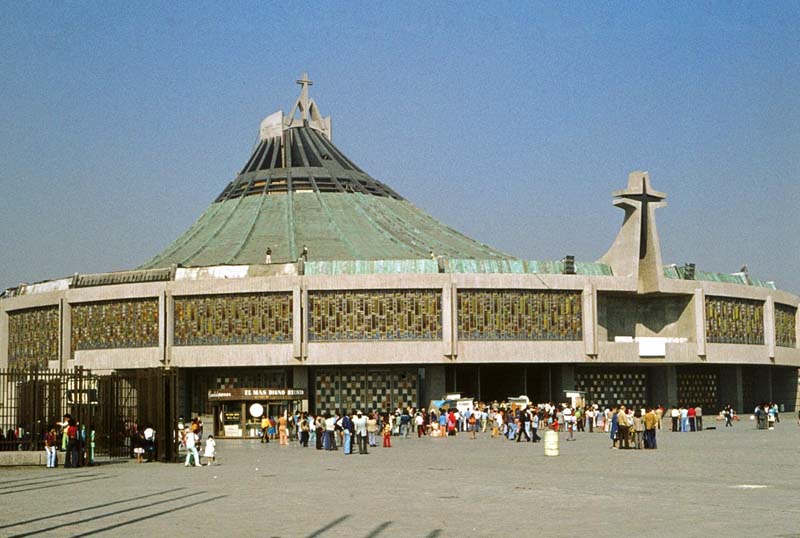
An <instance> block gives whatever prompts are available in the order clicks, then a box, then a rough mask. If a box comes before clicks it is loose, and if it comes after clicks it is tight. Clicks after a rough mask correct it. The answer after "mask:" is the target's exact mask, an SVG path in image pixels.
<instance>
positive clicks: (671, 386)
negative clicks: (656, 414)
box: [663, 365, 678, 407]
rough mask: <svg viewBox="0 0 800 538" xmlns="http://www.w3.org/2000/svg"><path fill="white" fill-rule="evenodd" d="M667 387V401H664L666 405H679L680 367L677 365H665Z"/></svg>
mask: <svg viewBox="0 0 800 538" xmlns="http://www.w3.org/2000/svg"><path fill="white" fill-rule="evenodd" d="M664 370H665V371H664V373H665V381H666V384H665V388H666V393H667V395H666V401H665V402H663V405H664V407H673V406H676V405H678V369H677V367H675V366H671V365H670V366H665V367H664Z"/></svg>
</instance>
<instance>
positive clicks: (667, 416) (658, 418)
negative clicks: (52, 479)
mask: <svg viewBox="0 0 800 538" xmlns="http://www.w3.org/2000/svg"><path fill="white" fill-rule="evenodd" d="M750 419H751V420H753V421H754V422H755V425H756V428H758V429H759V430H772V429H774V428H775V425H776V424H778V423H780V413H779V406H778V405H777V404H775V403H774V402H770V403H766V402H764V403H760V404H759V405H757V406H756V407H755V409H754V411H753V414H752V415H751V417H750ZM716 420H717V421H724V423H725V427H726V428H728V427H733V425H734V423H735V422H736V421H738V420H739V416H738V415H737V413H736V411H735V410H734V409H733V408H732V406H731V405H730V404H728V405H726V406H725V407H724V408H723V409H722V410H721V411H720V412H719V414H718V415H717V416H716ZM665 421H671V429H672V431H673V432H700V431H703V429H704V424H703V409H702V407H701V406H695V407H692V406H676V407H673V408H670V409H664V407H662V406H657V407H647V408H636V409H631V408H628V407H627V406H625V405H619V406H606V407H603V408H601V407H600V406H599V405H597V404H590V405H585V406H584V405H578V406H570V405H568V404H554V403H552V402H550V403H542V404H533V403H530V404H522V405H520V404H518V403H509V402H491V403H483V402H473V404H472V406H468V407H466V408H464V409H459V408H439V409H437V408H431V409H424V408H422V409H415V408H413V407H410V406H409V407H398V408H396V409H395V410H394V412H379V411H369V412H362V411H361V410H353V411H351V412H344V411H342V412H325V413H321V414H317V415H315V414H312V413H308V412H295V413H293V414H291V413H289V412H287V411H284V413H283V414H282V415H281V416H276V417H266V416H265V417H263V418H262V421H261V442H262V443H269V442H270V441H275V440H277V441H278V443H279V444H280V445H281V446H287V445H288V444H289V441H290V439H294V440H296V441H297V443H298V444H299V445H300V446H301V447H309V446H311V447H314V448H316V449H317V450H326V451H334V450H340V449H341V450H342V451H343V452H344V454H345V455H349V454H352V453H354V452H355V451H356V450H357V451H358V453H359V454H368V453H369V449H370V448H376V447H378V444H379V443H381V446H382V447H384V448H391V447H392V438H393V437H398V436H399V437H406V438H407V437H409V436H412V435H416V436H417V437H419V438H421V437H432V438H441V439H444V438H447V437H454V436H456V435H459V434H464V435H469V436H470V438H473V439H474V438H477V436H478V435H479V434H483V433H486V432H487V431H488V432H490V435H491V437H492V438H504V439H508V440H510V441H515V442H522V441H525V442H531V443H537V442H539V441H541V439H542V437H541V435H542V432H543V431H546V430H553V431H556V432H565V434H566V440H567V441H573V440H575V432H588V433H594V432H603V433H606V434H607V435H609V438H610V441H611V448H615V449H627V448H633V449H656V448H657V447H658V443H657V441H656V432H657V431H658V430H661V429H662V425H663V422H665ZM798 423H800V413H799V414H798ZM129 431H130V432H131V433H130V448H131V452H132V457H133V458H134V459H135V460H136V462H137V463H143V462H144V461H152V460H153V459H155V452H156V442H155V439H156V432H155V431H154V430H153V429H152V428H150V427H147V428H144V429H141V430H140V429H139V428H138V427H136V425H133V426H132V427H130V428H129ZM177 432H178V436H179V443H180V448H181V449H182V450H185V451H186V460H185V465H187V466H190V465H194V466H201V465H203V463H202V461H201V455H200V454H201V452H202V457H203V458H205V464H206V465H214V464H216V440H215V439H214V437H213V435H209V436H207V437H206V438H205V439H204V438H203V423H202V421H201V420H200V418H199V417H197V418H194V419H193V420H191V421H190V422H189V423H188V424H184V421H183V419H181V420H180V421H179V424H178V429H177ZM9 441H13V442H12V443H9ZM32 442H33V441H32V440H31V439H30V433H29V432H25V431H22V430H20V431H15V430H13V429H9V430H8V431H7V432H6V433H5V434H4V433H3V432H2V431H0V447H2V449H3V450H24V449H25V447H24V445H25V443H27V444H28V446H30V443H32ZM37 444H38V446H39V447H41V446H44V449H45V452H46V455H47V458H46V460H47V467H49V468H53V467H56V466H57V465H58V463H59V462H58V461H57V460H58V453H59V452H62V453H63V454H64V462H63V465H64V467H81V466H84V465H91V464H92V463H93V462H94V449H95V431H94V427H92V426H90V427H89V428H88V429H87V428H86V426H85V425H83V424H78V423H77V422H76V421H75V419H74V418H73V417H72V416H70V415H69V414H66V415H65V416H64V418H63V420H62V422H59V423H56V424H54V425H53V426H52V427H51V428H49V429H48V431H47V432H46V433H44V435H43V438H42V439H41V440H38V441H37Z"/></svg>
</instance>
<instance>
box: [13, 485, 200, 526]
mask: <svg viewBox="0 0 800 538" xmlns="http://www.w3.org/2000/svg"><path fill="white" fill-rule="evenodd" d="M183 489H186V488H174V489H168V490H166V491H159V492H157V493H148V494H147V495H140V496H139V497H131V498H129V499H122V500H119V501H112V502H108V503H103V504H96V505H94V506H85V507H83V508H78V509H76V510H69V511H67V512H59V513H58V514H51V515H49V516H42V517H37V518H33V519H26V520H24V521H17V522H15V523H8V524H6V525H0V529H7V528H8V527H19V526H20V525H27V524H29V523H36V522H37V521H44V520H45V519H52V518H54V517H62V516H68V515H70V514H75V513H78V512H88V511H89V510H96V509H97V508H105V507H107V506H114V505H115V504H123V503H127V502H132V501H139V500H141V499H147V498H150V497H154V496H156V495H166V494H167V493H174V492H176V491H180V490H183Z"/></svg>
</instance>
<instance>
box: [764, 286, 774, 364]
mask: <svg viewBox="0 0 800 538" xmlns="http://www.w3.org/2000/svg"><path fill="white" fill-rule="evenodd" d="M764 343H765V344H766V345H767V355H768V356H769V358H770V359H771V360H775V299H774V298H773V297H772V295H770V296H769V297H767V300H766V302H765V303H764Z"/></svg>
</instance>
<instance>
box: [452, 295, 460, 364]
mask: <svg viewBox="0 0 800 538" xmlns="http://www.w3.org/2000/svg"><path fill="white" fill-rule="evenodd" d="M450 289H451V291H450V308H451V311H452V312H453V316H452V320H453V348H452V352H451V353H452V358H453V359H455V358H457V357H458V287H457V286H456V285H455V284H453V285H452V286H451V287H450Z"/></svg>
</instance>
